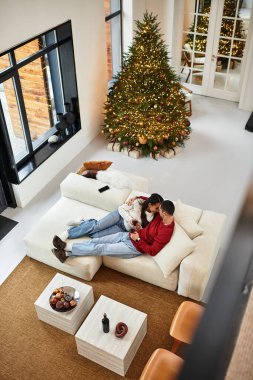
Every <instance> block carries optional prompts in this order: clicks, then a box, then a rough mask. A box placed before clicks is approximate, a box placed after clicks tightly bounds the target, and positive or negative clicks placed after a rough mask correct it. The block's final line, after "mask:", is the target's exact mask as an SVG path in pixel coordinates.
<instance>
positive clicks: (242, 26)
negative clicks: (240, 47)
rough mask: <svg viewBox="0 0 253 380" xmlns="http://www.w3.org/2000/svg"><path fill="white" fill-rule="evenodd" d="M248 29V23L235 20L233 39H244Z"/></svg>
mask: <svg viewBox="0 0 253 380" xmlns="http://www.w3.org/2000/svg"><path fill="white" fill-rule="evenodd" d="M248 27H249V23H247V21H243V20H237V21H236V27H235V37H237V38H245V39H246V38H247V32H248Z"/></svg>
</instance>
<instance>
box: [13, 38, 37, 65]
mask: <svg viewBox="0 0 253 380" xmlns="http://www.w3.org/2000/svg"><path fill="white" fill-rule="evenodd" d="M43 46H44V43H43V39H42V38H36V39H34V40H32V41H30V42H28V43H27V44H25V45H22V46H20V47H19V48H18V49H15V57H16V61H17V62H18V61H21V60H22V59H25V58H27V57H29V56H30V55H32V54H34V53H37V52H38V51H39V50H40V49H41V48H42V47H43Z"/></svg>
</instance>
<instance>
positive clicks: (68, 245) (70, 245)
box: [64, 243, 73, 254]
mask: <svg viewBox="0 0 253 380" xmlns="http://www.w3.org/2000/svg"><path fill="white" fill-rule="evenodd" d="M72 246H73V243H67V244H66V247H65V248H64V251H69V252H71V251H72ZM66 254H67V252H66Z"/></svg>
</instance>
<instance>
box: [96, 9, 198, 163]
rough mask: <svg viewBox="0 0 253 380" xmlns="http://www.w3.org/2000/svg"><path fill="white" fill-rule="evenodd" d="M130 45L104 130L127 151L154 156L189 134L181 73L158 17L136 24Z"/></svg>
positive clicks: (112, 91)
mask: <svg viewBox="0 0 253 380" xmlns="http://www.w3.org/2000/svg"><path fill="white" fill-rule="evenodd" d="M136 26H137V30H136V31H135V37H134V40H133V44H132V46H131V47H130V48H129V51H128V53H127V54H125V55H124V59H123V66H122V70H121V72H119V73H118V74H117V75H116V76H115V77H114V84H113V86H112V87H111V89H110V91H109V95H108V98H107V101H106V103H105V120H104V123H105V124H104V126H103V129H102V133H104V134H105V136H106V138H107V139H108V140H109V141H110V142H118V143H120V148H121V149H122V148H127V149H128V151H131V150H133V149H139V150H140V152H141V153H142V154H144V155H148V154H151V155H152V157H154V158H155V156H156V154H157V153H159V152H160V151H161V150H163V151H164V150H169V149H171V148H173V147H176V146H177V145H183V142H184V140H185V139H187V138H188V137H189V136H188V135H189V133H190V130H191V129H190V126H189V125H190V122H189V120H188V119H187V117H186V111H185V99H184V95H183V94H182V93H181V91H180V90H181V87H180V83H179V77H178V76H177V75H176V74H175V73H174V70H173V69H172V68H171V67H170V66H169V63H168V59H169V57H168V53H167V50H166V45H165V43H164V41H163V40H162V38H161V34H160V33H159V23H158V22H157V16H153V15H152V14H148V13H147V12H146V13H145V15H144V19H143V21H142V22H141V21H137V22H136Z"/></svg>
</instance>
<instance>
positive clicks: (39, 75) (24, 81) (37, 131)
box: [19, 56, 56, 141]
mask: <svg viewBox="0 0 253 380" xmlns="http://www.w3.org/2000/svg"><path fill="white" fill-rule="evenodd" d="M19 76H20V81H21V86H22V92H23V97H24V102H25V108H26V113H27V119H28V124H29V129H30V134H31V138H32V141H35V140H37V139H39V138H41V137H42V136H43V135H45V134H46V133H47V132H48V130H50V128H51V127H52V126H53V125H54V124H55V120H56V118H55V105H54V98H53V94H52V83H51V77H50V71H49V69H48V59H47V56H42V57H40V58H38V59H36V60H34V61H33V62H31V63H29V64H28V65H26V66H24V67H22V68H21V69H19Z"/></svg>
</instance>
